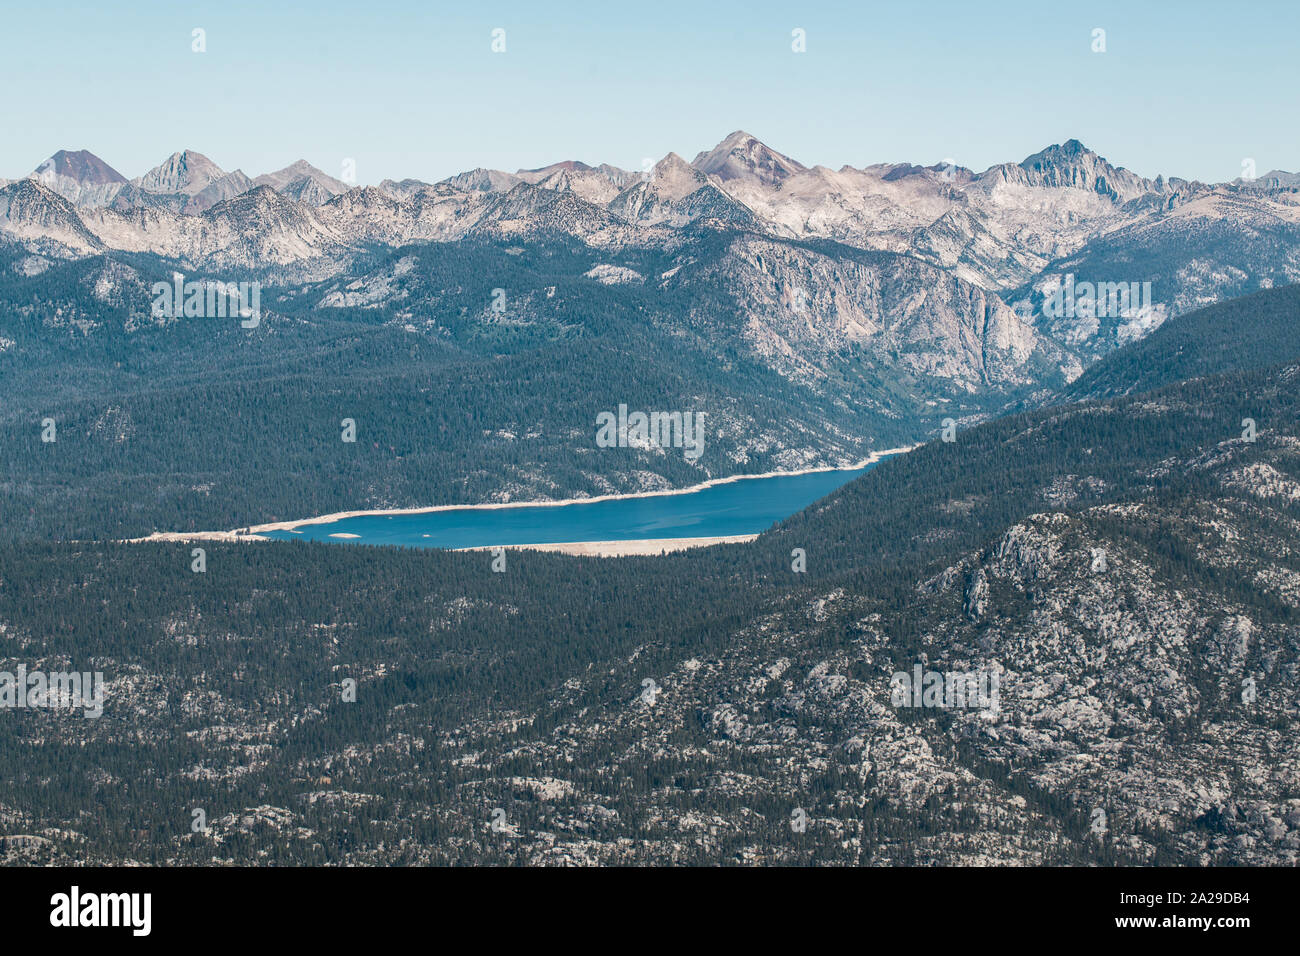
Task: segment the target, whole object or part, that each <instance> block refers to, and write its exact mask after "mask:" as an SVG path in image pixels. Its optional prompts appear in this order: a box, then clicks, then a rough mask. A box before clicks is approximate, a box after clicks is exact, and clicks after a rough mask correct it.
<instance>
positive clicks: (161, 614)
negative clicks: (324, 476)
mask: <svg viewBox="0 0 1300 956" xmlns="http://www.w3.org/2000/svg"><path fill="white" fill-rule="evenodd" d="M1293 301H1294V293H1293V291H1292V290H1278V291H1276V292H1270V293H1267V294H1264V295H1262V296H1255V297H1250V298H1247V299H1243V300H1240V302H1238V303H1236V311H1235V312H1234V313H1232V314H1231V316H1230V318H1231V321H1232V323H1233V326H1234V327H1235V328H1237V329H1238V330H1240V334H1241V335H1243V336H1245V337H1247V340H1248V341H1249V340H1251V339H1252V337H1253V339H1254V342H1253V346H1250V345H1247V346H1243V347H1242V348H1241V349H1239V350H1234V349H1212V348H1206V349H1203V350H1202V349H1200V346H1199V343H1198V342H1197V340H1196V339H1195V338H1189V339H1187V340H1186V341H1185V343H1184V347H1183V348H1182V349H1181V351H1180V349H1179V348H1178V347H1174V348H1172V349H1171V348H1170V347H1169V345H1168V343H1167V341H1166V340H1165V339H1162V338H1156V337H1153V338H1152V339H1151V340H1149V341H1148V342H1141V343H1137V344H1135V345H1132V346H1129V347H1128V348H1127V349H1124V350H1120V351H1119V352H1118V353H1116V354H1115V355H1114V356H1112V357H1111V358H1109V359H1106V360H1103V364H1102V365H1101V366H1100V367H1099V368H1098V370H1097V372H1096V373H1095V375H1096V380H1097V381H1104V382H1106V389H1107V390H1108V391H1110V392H1113V393H1114V394H1115V395H1116V396H1117V397H1114V398H1107V399H1104V400H1092V401H1087V402H1082V403H1076V404H1071V405H1062V406H1055V407H1051V408H1046V409H1042V410H1038V411H1033V412H1026V413H1023V414H1018V415H1015V416H1011V417H1007V418H1003V419H999V420H996V421H992V422H988V423H985V424H982V425H978V426H975V427H972V428H968V429H963V430H960V431H959V432H958V433H957V436H956V441H955V442H951V443H946V442H942V441H938V440H936V441H934V442H932V443H930V444H929V445H926V446H924V447H923V448H921V449H918V450H917V451H916V452H913V453H912V454H909V455H906V456H902V457H900V458H897V459H892V460H890V461H887V462H885V463H883V464H881V465H880V466H878V467H877V468H875V469H873V470H872V471H870V472H868V473H867V474H866V475H864V476H863V477H862V478H860V479H858V480H857V481H855V482H853V483H852V484H850V485H848V486H846V487H845V488H843V489H841V490H840V491H839V492H837V493H836V494H835V495H833V496H831V497H830V498H828V499H826V500H824V501H822V502H819V503H818V504H817V505H814V506H813V507H811V508H809V509H807V510H806V511H804V512H802V513H801V514H799V515H796V516H794V517H793V518H791V519H789V520H788V521H786V522H784V523H782V524H781V525H780V526H779V527H778V528H776V529H774V530H773V531H771V532H769V533H768V534H766V535H763V536H762V537H760V538H759V539H758V540H757V541H755V542H753V543H752V544H748V545H731V546H723V547H715V548H710V549H704V550H700V551H693V552H686V553H682V554H677V555H668V556H664V557H659V558H623V559H617V560H600V559H582V558H569V557H563V556H558V555H547V554H540V553H535V552H512V553H510V555H509V557H508V564H507V570H506V571H505V573H493V572H492V571H491V568H490V558H489V556H488V555H486V554H458V553H442V552H431V551H400V550H390V549H371V548H358V547H346V548H345V547H337V546H330V545H318V544H300V543H255V544H241V545H234V544H232V545H216V544H214V545H210V546H208V547H207V565H206V567H207V570H206V571H205V572H204V573H201V574H199V573H194V572H193V571H192V570H191V553H190V546H188V545H162V544H149V545H129V546H128V545H118V544H108V543H102V544H86V543H82V544H75V543H63V544H34V543H33V544H10V545H7V546H5V547H4V548H3V549H0V635H2V638H3V644H2V645H0V647H7V648H8V650H6V651H0V653H3V654H4V655H5V657H6V660H5V661H2V662H0V664H3V665H4V666H6V667H8V666H10V665H12V664H13V663H14V661H15V660H16V659H20V658H21V659H22V660H24V661H27V662H29V665H30V666H35V664H33V663H31V662H34V661H39V662H41V663H42V664H44V665H45V666H46V667H47V668H48V669H56V668H58V667H70V668H77V669H80V670H92V669H93V670H101V671H103V672H104V676H105V680H106V682H107V687H106V700H105V709H104V716H103V717H102V718H100V719H98V720H87V719H84V718H82V717H81V716H80V715H79V714H68V713H57V712H56V713H50V712H41V711H12V712H10V713H9V715H8V716H7V718H6V719H11V720H12V721H13V723H14V725H15V726H16V727H17V728H18V732H17V733H15V734H10V735H4V736H3V737H0V747H3V748H4V752H3V754H0V762H3V764H4V765H5V766H8V767H13V768H15V770H14V772H13V773H12V774H10V775H8V776H7V777H6V778H5V780H4V782H3V784H2V785H0V786H2V789H0V820H3V821H4V830H3V833H4V834H5V836H6V838H7V839H6V842H5V843H4V846H5V847H6V852H7V854H8V856H7V859H9V860H11V861H17V860H39V861H46V860H50V861H69V860H88V861H90V862H123V861H126V860H141V861H156V862H164V861H174V862H195V863H197V862H211V861H214V860H232V861H236V862H254V861H262V862H269V861H275V862H286V863H337V862H350V863H405V862H452V863H467V862H596V861H601V862H650V861H661V862H662V861H670V860H671V861H678V862H709V863H741V862H826V863H875V864H900V863H972V862H1003V863H1043V862H1048V863H1052V862H1055V863H1101V864H1109V863H1126V862H1127V863H1134V862H1150V863H1180V864H1200V863H1250V864H1261V863H1264V864H1276V863H1295V862H1296V861H1297V859H1298V857H1297V852H1298V851H1300V793H1298V792H1297V784H1296V780H1297V779H1300V777H1297V770H1298V769H1300V768H1298V767H1297V765H1296V757H1295V753H1294V748H1293V747H1292V746H1291V743H1292V741H1293V740H1294V739H1295V735H1296V733H1297V732H1298V731H1300V726H1298V721H1300V710H1297V705H1296V701H1295V695H1294V692H1293V689H1294V684H1295V680H1296V678H1297V676H1300V674H1298V671H1297V669H1298V668H1300V642H1298V641H1297V639H1296V633H1297V631H1296V627H1297V624H1298V623H1300V621H1298V618H1300V561H1298V560H1297V558H1296V551H1295V548H1294V541H1295V537H1296V534H1297V529H1300V414H1298V413H1300V406H1298V404H1297V403H1298V402H1300V399H1298V398H1297V389H1296V385H1297V382H1298V381H1300V368H1298V367H1297V365H1296V363H1295V360H1294V359H1290V360H1287V361H1283V362H1281V364H1271V365H1264V364H1262V363H1261V361H1260V360H1259V356H1260V355H1261V354H1263V353H1264V352H1265V350H1267V349H1269V348H1274V347H1275V343H1276V342H1277V341H1278V340H1279V336H1282V335H1284V332H1285V328H1286V326H1287V324H1288V322H1289V323H1290V326H1291V328H1292V330H1293V331H1294V330H1295V329H1296V326H1297V324H1300V315H1297V313H1296V311H1295V310H1294V309H1292V308H1291V307H1290V303H1291V302H1293ZM1256 316H1258V318H1257V319H1256ZM1288 316H1290V318H1288ZM1221 318H1224V319H1225V320H1226V318H1227V317H1224V316H1222V315H1221ZM1196 321H1200V320H1198V319H1197V318H1196V317H1188V318H1187V319H1183V320H1176V321H1175V322H1173V323H1171V325H1170V326H1169V329H1168V331H1167V332H1166V333H1165V336H1176V335H1177V333H1178V324H1179V323H1180V322H1192V323H1195V322H1196ZM1212 345H1213V343H1212V342H1211V346H1212ZM1189 353H1194V354H1189ZM1171 364H1172V366H1173V367H1172V369H1167V368H1165V366H1167V365H1171ZM1185 368H1186V369H1194V370H1195V376H1196V377H1195V378H1194V379H1193V380H1191V381H1188V382H1174V383H1170V384H1166V383H1167V381H1168V379H1169V378H1170V376H1172V375H1177V374H1182V372H1181V370H1182V369H1185ZM1126 378H1127V379H1128V382H1127V383H1126V381H1125V379H1126ZM1148 381H1152V382H1157V383H1161V384H1160V387H1158V388H1156V389H1154V390H1150V391H1138V390H1139V389H1141V388H1143V383H1145V382H1148ZM1126 393H1127V394H1126ZM1245 418H1250V419H1253V420H1254V422H1255V423H1256V429H1255V432H1254V434H1253V435H1252V434H1250V433H1249V432H1247V431H1246V429H1245V428H1244V427H1243V424H1242V421H1243V419H1245ZM1251 438H1253V440H1251ZM794 549H803V550H804V552H805V554H806V559H807V570H806V572H804V573H796V572H795V571H794V570H792V552H793V551H794ZM917 664H923V665H924V666H927V667H931V666H933V667H936V668H938V669H941V670H948V669H957V670H962V671H976V670H979V671H993V672H995V673H997V674H998V675H999V676H1000V679H1001V695H1000V703H999V706H998V707H997V708H994V709H988V708H985V709H970V710H962V709H956V710H944V709H937V710H935V709H908V708H901V709H900V708H899V707H898V706H895V704H894V702H893V701H892V699H891V674H893V673H894V672H896V671H899V670H904V671H906V670H908V669H910V668H911V667H913V666H915V665H917ZM349 679H351V680H354V681H356V687H355V690H356V694H355V700H351V699H349V697H348V695H349V691H348V687H347V686H346V685H345V683H344V682H345V681H347V680H349ZM196 809H201V810H203V811H204V819H205V820H206V823H207V829H206V831H202V832H195V830H194V829H193V827H192V822H193V820H194V819H195V817H194V813H193V811H194V810H196ZM795 819H799V820H802V824H801V826H802V829H800V828H799V827H796V826H793V825H792V820H795ZM494 821H495V822H496V826H495V827H494ZM15 836H28V837H35V838H36V839H32V840H23V841H15V840H13V839H12V837H15Z"/></svg>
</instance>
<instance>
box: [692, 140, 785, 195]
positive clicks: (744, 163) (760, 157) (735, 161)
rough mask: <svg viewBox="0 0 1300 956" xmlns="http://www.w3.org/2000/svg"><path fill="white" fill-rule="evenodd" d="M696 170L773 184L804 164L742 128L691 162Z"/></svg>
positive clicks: (721, 176)
mask: <svg viewBox="0 0 1300 956" xmlns="http://www.w3.org/2000/svg"><path fill="white" fill-rule="evenodd" d="M691 165H692V166H694V167H695V168H696V169H698V170H699V171H700V172H702V173H706V174H708V175H710V176H716V177H717V178H718V179H720V180H722V181H724V182H725V181H727V180H731V179H742V180H748V181H750V182H757V183H761V184H763V185H765V186H775V185H777V184H778V183H780V182H782V181H784V180H786V179H788V178H789V177H791V176H793V175H795V174H796V173H801V172H804V171H805V170H806V169H807V167H805V166H804V165H803V164H802V163H799V162H797V161H796V160H793V159H791V158H790V157H789V156H786V155H784V154H782V153H778V152H777V151H776V150H774V149H772V148H771V147H769V146H767V145H765V144H763V143H762V142H760V141H759V140H758V139H757V138H756V137H754V136H751V135H750V134H749V133H746V132H745V131H744V130H736V131H735V132H734V133H732V134H730V135H729V136H727V137H726V138H725V139H724V140H723V141H722V142H720V143H719V144H718V145H717V146H715V147H713V149H711V150H709V151H708V152H703V153H700V154H699V155H698V156H696V157H695V161H694V162H693V163H691Z"/></svg>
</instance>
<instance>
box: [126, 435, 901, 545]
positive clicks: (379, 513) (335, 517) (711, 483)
mask: <svg viewBox="0 0 1300 956" xmlns="http://www.w3.org/2000/svg"><path fill="white" fill-rule="evenodd" d="M920 444H921V443H917V444H915V445H909V446H905V447H901V448H887V449H884V450H882V451H877V452H872V453H871V454H870V455H869V456H868V457H866V458H864V459H862V460H861V461H860V462H858V463H856V464H853V465H849V466H846V467H839V466H832V465H826V466H819V467H815V468H800V469H796V470H794V471H769V472H764V473H762V474H755V475H728V476H726V477H724V478H710V479H708V480H707V481H703V482H700V483H698V484H695V485H691V486H689V487H687V488H669V489H661V490H657V491H637V492H631V493H627V494H610V495H596V496H593V497H589V498H565V499H560V500H542V501H507V502H492V503H486V504H477V505H431V506H428V507H423V508H382V509H376V510H357V511H339V512H334V513H333V514H327V515H317V516H315V517H311V518H298V519H295V520H291V521H271V522H267V523H264V524H258V525H250V526H249V527H247V528H245V529H236V530H231V531H193V532H185V531H155V532H154V533H153V534H150V535H147V536H145V537H143V538H129V539H127V543H128V544H137V543H147V542H181V541H227V542H234V541H271V540H277V539H273V538H269V537H267V536H266V533H267V532H272V531H296V530H297V529H299V528H302V527H305V526H311V525H328V524H333V523H335V522H338V521H343V520H346V519H348V518H367V517H393V516H398V515H423V514H434V513H437V512H442V511H480V510H495V509H502V508H559V507H565V506H569V505H581V504H595V503H597V502H602V501H623V500H629V499H636V498H657V497H664V496H670V495H687V494H693V493H695V492H699V491H703V490H705V489H707V488H713V487H717V486H718V485H725V484H730V483H732V482H737V481H751V480H757V479H764V478H787V477H797V476H799V475H811V474H818V473H822V472H831V471H856V470H858V469H860V468H866V467H868V466H870V465H874V464H876V463H877V462H880V461H883V460H884V459H886V458H892V457H894V456H896V455H902V454H906V453H907V452H909V451H912V450H913V449H915V448H918V447H920ZM754 537H757V535H729V536H721V537H718V538H637V539H628V540H626V541H622V540H620V541H573V542H563V543H556V544H539V545H505V547H519V548H528V547H534V548H538V549H539V550H557V551H558V550H563V549H566V548H573V549H578V548H589V549H590V548H597V547H603V548H610V549H613V548H615V546H625V547H626V548H627V549H628V550H626V551H624V552H622V553H628V554H632V553H656V554H657V553H658V551H657V550H656V551H654V552H644V551H637V550H634V549H635V548H636V547H650V546H659V545H662V543H663V542H671V541H694V542H697V544H694V545H687V547H702V546H704V545H705V544H717V543H726V542H729V541H731V540H742V539H748V540H752V539H753V538H754ZM484 547H488V546H484ZM496 547H500V546H499V545H498V546H496ZM452 550H458V551H473V550H482V548H478V547H476V548H456V549H452ZM672 550H679V549H676V548H674V549H672ZM566 553H590V552H589V551H588V552H583V551H577V550H575V551H568V552H566Z"/></svg>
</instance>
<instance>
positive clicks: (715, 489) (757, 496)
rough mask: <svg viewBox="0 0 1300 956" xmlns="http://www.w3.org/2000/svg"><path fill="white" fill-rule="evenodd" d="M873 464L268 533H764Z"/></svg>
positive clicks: (509, 536)
mask: <svg viewBox="0 0 1300 956" xmlns="http://www.w3.org/2000/svg"><path fill="white" fill-rule="evenodd" d="M873 467H875V465H868V466H867V467H866V468H856V469H846V470H840V471H818V472H812V473H810V474H806V475H777V476H774V477H768V478H742V479H739V480H736V481H730V482H726V483H725V484H718V485H711V486H709V487H707V488H701V489H699V490H696V491H687V492H682V493H680V494H668V495H653V496H647V497H642V498H616V499H611V500H608V501H590V502H575V503H572V504H564V505H521V506H519V507H511V508H452V509H448V510H446V511H430V512H426V513H424V514H410V515H362V516H358V517H354V518H340V519H338V520H336V521H329V522H323V523H317V524H310V525H299V526H298V528H297V529H295V530H293V531H269V532H261V533H262V534H264V535H265V536H266V537H268V538H277V539H280V540H296V541H302V540H308V541H333V542H342V543H350V544H396V545H404V546H407V547H417V548H484V547H491V546H494V545H504V544H560V543H565V542H572V541H633V540H637V539H641V538H712V537H721V536H724V535H743V534H758V533H759V532H762V531H766V530H767V529H768V528H770V527H772V525H774V524H776V523H777V522H778V521H781V520H782V519H784V518H788V517H789V516H790V515H792V514H795V513H796V512H798V511H802V510H803V509H804V508H806V507H808V505H810V504H812V503H813V502H814V501H817V500H818V499H819V498H824V497H826V495H828V494H830V493H831V492H832V491H834V490H835V489H836V488H839V487H840V486H841V485H843V484H845V483H847V482H849V481H852V480H853V479H854V478H856V477H858V476H859V475H861V474H863V473H865V472H866V471H868V470H870V469H871V468H873ZM336 535H349V536H350V535H356V537H343V538H340V537H335V536H336Z"/></svg>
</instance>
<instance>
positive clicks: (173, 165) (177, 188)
mask: <svg viewBox="0 0 1300 956" xmlns="http://www.w3.org/2000/svg"><path fill="white" fill-rule="evenodd" d="M225 174H226V173H225V171H224V170H223V169H222V168H221V167H220V166H218V165H217V164H216V163H214V162H213V161H212V160H210V159H208V157H206V156H204V155H203V154H202V153H199V152H196V151H194V150H192V149H183V150H181V151H180V152H178V153H172V154H171V155H170V156H168V157H167V159H166V160H165V161H164V162H163V163H162V164H161V165H159V166H155V167H154V168H153V169H151V170H149V172H147V173H145V174H144V175H143V176H141V177H140V178H139V179H136V180H133V183H134V184H135V185H136V186H138V187H139V188H141V189H143V190H145V191H146V192H153V193H185V194H186V195H190V196H193V195H195V194H196V193H200V192H202V191H203V190H204V189H206V188H207V186H208V185H209V184H210V183H212V182H213V181H215V180H218V179H220V178H221V177H222V176H224V175H225Z"/></svg>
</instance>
